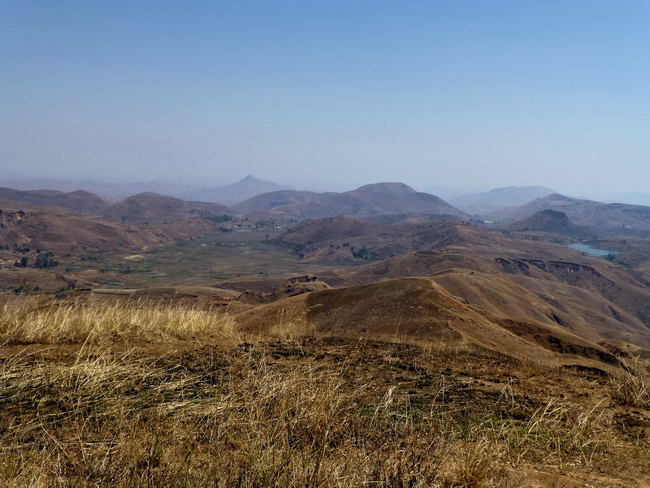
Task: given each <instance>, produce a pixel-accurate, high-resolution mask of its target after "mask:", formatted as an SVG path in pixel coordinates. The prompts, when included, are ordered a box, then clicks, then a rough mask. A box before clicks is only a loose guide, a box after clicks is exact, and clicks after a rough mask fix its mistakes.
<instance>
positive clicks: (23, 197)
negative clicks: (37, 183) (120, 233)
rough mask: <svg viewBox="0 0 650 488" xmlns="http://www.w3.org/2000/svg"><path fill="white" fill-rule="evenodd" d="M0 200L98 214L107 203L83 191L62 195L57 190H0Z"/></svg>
mask: <svg viewBox="0 0 650 488" xmlns="http://www.w3.org/2000/svg"><path fill="white" fill-rule="evenodd" d="M0 200H14V201H16V202H23V203H33V204H35V205H51V206H55V207H64V208H69V209H72V210H78V211H80V212H85V213H98V212H101V211H102V210H105V209H106V208H107V207H108V206H109V203H108V202H107V201H106V200H104V199H102V198H101V197H99V196H97V195H95V194H94V193H90V192H87V191H84V190H76V191H72V192H69V193H64V192H62V191H57V190H29V191H21V190H13V189H11V188H0Z"/></svg>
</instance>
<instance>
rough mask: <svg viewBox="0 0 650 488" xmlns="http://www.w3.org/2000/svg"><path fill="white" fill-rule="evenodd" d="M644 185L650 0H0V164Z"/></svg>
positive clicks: (649, 184) (207, 177)
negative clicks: (649, 0)
mask: <svg viewBox="0 0 650 488" xmlns="http://www.w3.org/2000/svg"><path fill="white" fill-rule="evenodd" d="M248 174H252V175H255V176H257V177H258V178H261V179H266V180H271V181H275V182H278V183H284V184H292V185H293V186H295V187H297V188H299V189H318V190H325V189H328V190H334V191H343V190H349V189H353V188H355V187H356V186H359V185H361V184H366V183H374V182H380V181H401V182H404V183H406V184H408V185H410V186H412V187H414V188H415V189H418V190H421V191H426V190H427V189H432V188H442V187H444V188H452V189H458V190H459V191H460V190H467V191H481V190H489V189H491V188H497V187H504V186H511V185H517V186H526V185H543V186H548V187H550V188H552V189H554V190H556V191H559V192H562V193H565V194H568V195H572V196H587V195H595V194H599V193H601V194H602V193H625V192H645V193H650V2H648V1H647V0H633V1H628V0H610V1H601V0H560V1H556V0H507V1H506V0H428V1H419V0H400V1H396V0H394V1H393V0H391V1H383V0H345V1H340V0H331V1H330V0H313V1H312V0H291V1H289V0H259V1H252V0H228V1H220V0H212V1H199V0H196V1H195V0H177V1H166V0H155V1H150V0H127V1H120V0H96V1H95V0H93V1H88V0H81V1H69V0H57V1H53V0H0V178H2V177H7V176H22V177H30V178H31V177H46V178H60V179H98V180H106V181H119V182H129V181H154V180H155V181H165V182H182V183H192V184H200V185H205V186H222V185H226V184H229V183H232V182H234V181H236V180H238V179H241V178H243V177H244V176H246V175H248Z"/></svg>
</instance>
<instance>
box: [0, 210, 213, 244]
mask: <svg viewBox="0 0 650 488" xmlns="http://www.w3.org/2000/svg"><path fill="white" fill-rule="evenodd" d="M217 230H218V225H217V224H216V223H214V222H211V221H209V220H206V219H202V218H198V217H194V218H186V219H183V220H178V221H175V222H171V223H168V224H156V225H148V226H138V225H124V224H121V223H118V222H114V221H109V220H106V219H102V218H100V217H91V216H87V215H81V214H79V213H75V212H73V211H71V210H66V209H63V208H60V207H42V206H38V205H30V204H26V203H21V202H14V201H10V200H4V201H0V245H6V246H9V247H11V248H13V247H14V246H19V247H22V248H30V249H31V250H35V249H40V250H43V251H52V252H56V253H68V252H85V251H116V250H124V249H129V250H141V249H148V248H151V247H154V246H158V245H161V244H172V243H174V242H176V241H177V240H185V239H190V238H192V237H198V236H200V235H204V234H206V233H208V232H216V231H217Z"/></svg>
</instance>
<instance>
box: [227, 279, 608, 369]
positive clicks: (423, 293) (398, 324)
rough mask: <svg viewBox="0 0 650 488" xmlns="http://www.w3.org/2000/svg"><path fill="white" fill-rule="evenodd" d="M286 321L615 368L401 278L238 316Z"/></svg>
mask: <svg viewBox="0 0 650 488" xmlns="http://www.w3.org/2000/svg"><path fill="white" fill-rule="evenodd" d="M288 319H290V320H291V321H292V322H293V323H294V325H295V326H302V327H304V328H309V327H312V328H313V329H315V330H316V331H317V332H325V333H333V334H337V335H340V334H345V333H348V334H352V335H361V336H376V335H387V336H392V337H412V338H435V339H443V340H446V341H450V342H457V341H469V342H474V343H478V344H481V345H483V346H486V347H488V348H490V349H494V350H498V351H500V352H504V353H507V354H511V355H515V356H519V357H526V358H528V359H531V358H534V359H535V360H537V361H540V362H552V361H558V362H560V363H564V364H580V365H589V366H594V364H600V367H604V366H603V363H604V364H607V365H610V366H614V365H618V364H619V362H618V360H617V359H616V357H615V356H614V355H613V354H611V353H610V352H608V351H607V350H606V349H605V348H603V347H602V346H599V345H598V344H596V343H594V342H592V341H589V340H586V339H584V338H582V337H579V336H577V335H576V334H574V333H572V332H571V331H568V330H566V329H563V328H561V327H558V326H557V325H547V324H544V323H541V322H537V321H535V320H526V319H522V320H518V321H515V320H507V319H503V318H501V317H499V316H495V315H492V314H490V313H488V312H487V311H485V310H480V309H477V308H475V307H473V306H470V305H468V304H466V303H463V301H461V300H459V299H457V298H454V297H453V296H451V295H450V294H449V293H448V292H447V291H445V290H444V289H443V288H442V287H441V286H440V285H438V284H436V283H434V282H433V281H431V280H429V279H424V278H406V279H396V280H388V281H383V282H380V283H374V284H370V285H365V286H358V287H348V288H338V289H333V290H324V291H320V292H313V293H309V294H306V295H300V296H297V297H292V298H288V299H284V300H280V301H278V302H275V303H272V304H269V305H263V306H261V307H258V308H256V309H253V310H249V311H246V312H242V313H240V314H239V315H237V316H236V320H237V322H238V324H239V326H240V327H241V328H242V329H244V330H248V331H253V330H255V331H260V330H265V329H267V330H272V329H273V328H274V327H276V326H277V325H278V324H280V323H283V322H284V323H285V324H286V322H287V320H288Z"/></svg>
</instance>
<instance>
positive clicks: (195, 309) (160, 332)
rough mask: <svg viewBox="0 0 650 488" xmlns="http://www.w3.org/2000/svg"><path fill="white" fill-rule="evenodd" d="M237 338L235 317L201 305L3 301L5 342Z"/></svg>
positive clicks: (0, 316)
mask: <svg viewBox="0 0 650 488" xmlns="http://www.w3.org/2000/svg"><path fill="white" fill-rule="evenodd" d="M198 337H200V338H225V339H235V338H237V333H236V331H235V324H234V320H233V319H232V317H230V316H229V315H227V314H224V313H216V312H215V311H214V310H209V309H206V308H204V307H202V306H201V305H200V304H199V305H194V306H187V305H183V304H179V303H161V302H156V301H148V300H146V299H143V300H137V301H130V302H129V303H127V304H125V303H122V302H121V301H117V300H95V301H90V302H88V303H81V302H75V301H65V300H63V301H56V300H51V299H48V298H47V297H43V298H41V297H38V296H32V297H20V298H19V299H16V300H13V301H8V300H6V301H5V302H4V303H2V304H1V305H0V338H1V339H0V340H1V342H0V343H1V344H5V345H6V344H32V343H38V344H75V343H89V344H96V343H98V342H101V341H106V340H126V339H130V340H156V341H160V340H166V339H178V340H189V339H193V338H198Z"/></svg>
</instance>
